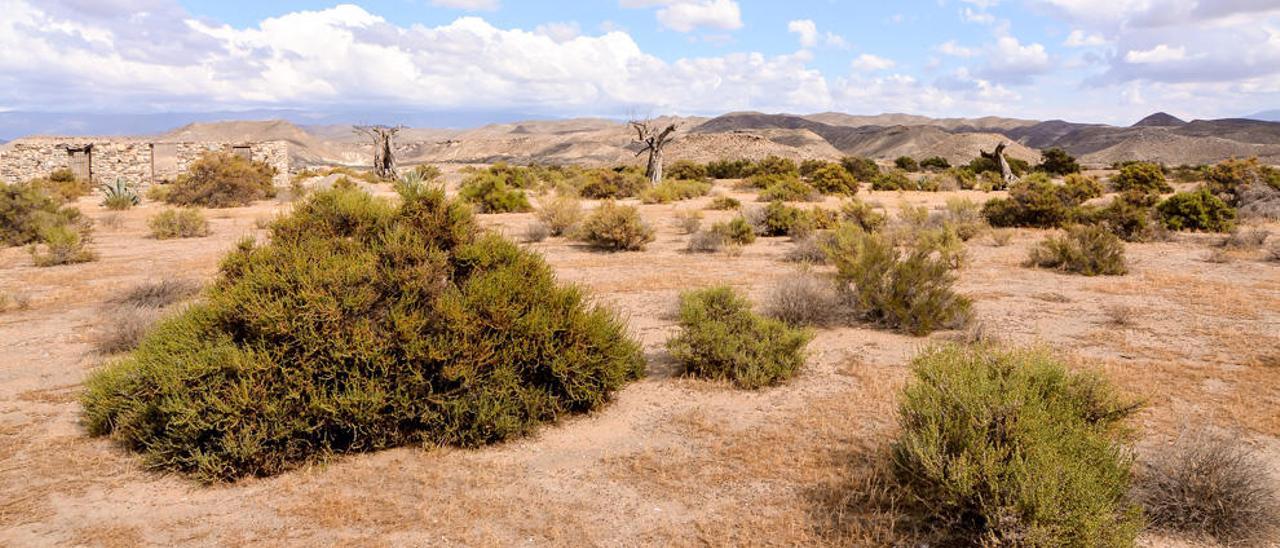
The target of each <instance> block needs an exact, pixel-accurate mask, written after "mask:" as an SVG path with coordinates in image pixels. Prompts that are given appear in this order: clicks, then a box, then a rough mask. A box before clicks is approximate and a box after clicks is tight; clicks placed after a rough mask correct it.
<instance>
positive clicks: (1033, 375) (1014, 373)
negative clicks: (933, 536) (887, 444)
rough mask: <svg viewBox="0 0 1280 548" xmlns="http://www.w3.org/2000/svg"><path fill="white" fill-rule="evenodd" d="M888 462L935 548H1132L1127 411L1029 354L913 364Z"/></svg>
mask: <svg viewBox="0 0 1280 548" xmlns="http://www.w3.org/2000/svg"><path fill="white" fill-rule="evenodd" d="M911 370H912V374H913V380H912V381H911V382H910V383H909V384H908V386H907V388H906V389H905V391H904V393H903V397H902V403H901V406H900V411H899V418H898V422H899V424H900V426H901V430H902V434H901V435H900V437H899V439H898V440H897V441H896V442H895V443H894V446H893V463H894V469H895V471H896V476H897V477H898V479H899V481H900V483H901V484H902V485H903V486H904V488H905V489H906V490H907V493H908V497H909V498H910V499H914V500H915V501H916V502H917V503H918V506H919V507H920V508H921V509H923V510H924V511H926V512H928V513H929V516H928V517H929V518H930V519H929V521H930V522H931V523H932V524H933V525H934V526H936V527H937V528H938V529H939V530H940V531H941V532H943V534H946V535H948V536H949V537H951V538H950V539H948V541H947V542H943V543H941V545H944V546H955V545H974V546H978V545H981V546H1131V545H1132V544H1133V540H1134V538H1135V537H1136V536H1137V534H1138V532H1139V531H1140V530H1141V529H1142V516H1141V511H1140V510H1139V509H1138V508H1137V507H1136V506H1135V505H1133V504H1132V503H1130V502H1129V498H1128V495H1129V484H1130V475H1131V467H1132V457H1131V456H1130V452H1129V451H1128V449H1127V447H1125V445H1124V442H1123V440H1124V437H1125V434H1126V432H1125V430H1124V427H1123V424H1122V420H1123V419H1124V418H1125V417H1127V416H1128V415H1130V414H1131V413H1132V412H1133V410H1134V408H1135V407H1136V406H1134V405H1132V404H1129V403H1127V402H1123V401H1121V400H1120V398H1118V397H1117V396H1116V395H1115V394H1114V393H1113V391H1112V390H1111V389H1110V387H1109V385H1108V384H1107V383H1106V382H1105V381H1104V380H1102V379H1101V378H1098V377H1096V376H1093V375H1089V374H1083V373H1081V374H1073V373H1069V372H1068V371H1067V369H1066V367H1064V366H1063V365H1062V363H1061V362H1059V361H1058V360H1056V359H1054V358H1053V357H1052V356H1050V355H1048V354H1047V353H1045V352H1043V351H1039V350H1021V349H1019V350H1003V349H998V348H995V347H990V346H981V345H979V346H941V347H934V348H932V349H929V350H926V351H925V352H924V353H922V354H921V355H919V356H917V357H916V358H915V360H913V362H912V365H911Z"/></svg>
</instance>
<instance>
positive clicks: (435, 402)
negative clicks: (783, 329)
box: [83, 189, 644, 481]
mask: <svg viewBox="0 0 1280 548" xmlns="http://www.w3.org/2000/svg"><path fill="white" fill-rule="evenodd" d="M402 198H403V199H402V201H401V202H400V204H399V205H398V206H393V205H391V204H390V203H389V202H386V201H383V200H379V199H376V198H373V197H371V196H369V195H367V194H364V193H362V192H360V191H351V190H347V191H343V190H331V191H325V192H319V193H317V194H315V195H313V196H312V197H310V198H309V199H308V200H307V201H306V202H304V203H302V204H301V205H299V206H298V207H297V209H295V210H294V212H293V213H292V214H291V215H289V216H287V217H284V218H282V219H280V220H279V221H277V222H276V223H275V224H273V225H272V228H271V230H272V237H271V240H270V243H267V244H264V245H254V243H253V242H252V241H245V242H242V244H241V245H240V247H239V249H237V250H236V251H234V252H232V253H231V254H230V255H229V256H228V257H227V258H226V259H225V260H224V261H223V263H222V266H221V277H220V279H219V280H218V282H217V283H216V284H215V285H214V286H213V287H212V288H210V289H209V290H208V291H207V292H206V295H205V299H204V300H202V301H201V302H199V303H196V304H194V305H192V306H190V307H188V308H187V309H186V310H185V311H184V312H182V313H181V314H179V315H178V316H176V317H174V318H171V319H168V320H163V321H161V322H160V324H159V325H157V326H156V328H155V330H154V331H152V333H151V334H150V335H149V336H148V337H147V338H146V339H145V340H143V342H142V344H141V345H140V347H139V348H138V350H137V351H136V352H134V353H133V354H132V355H130V356H129V357H127V358H125V359H123V360H121V361H118V362H115V363H112V364H110V365H108V366H107V367H106V368H104V369H102V370H99V371H98V372H96V373H94V374H93V375H92V376H91V377H90V378H89V380H88V381H87V383H86V385H87V391H86V393H85V395H84V397H83V404H84V415H85V416H84V419H85V423H86V425H87V427H88V429H89V431H90V432H91V433H92V434H94V435H110V436H112V437H113V438H114V439H116V440H118V441H119V442H120V443H122V444H123V445H124V446H126V447H128V448H130V449H133V450H136V451H139V452H142V453H144V455H145V458H146V462H147V464H148V465H149V466H151V467H154V468H160V469H165V470H174V471H180V472H186V473H190V474H192V475H194V476H195V477H196V478H198V479H200V480H203V481H220V480H232V479H236V478H240V477H244V476H267V475H272V474H276V473H279V472H281V471H284V470H288V469H290V468H293V467H296V466H298V465H300V464H303V463H307V462H312V461H316V460H318V459H323V458H325V457H326V456H327V455H331V454H337V453H352V452H365V451H375V450H380V449H383V448H388V447H395V446H401V445H418V446H422V445H427V446H434V445H457V446H466V447H469V446H478V445H482V444H487V443H493V442H498V441H501V440H505V439H508V438H511V437H513V436H519V435H522V434H525V433H527V432H530V431H531V430H533V429H534V428H535V427H536V426H537V425H538V424H541V423H544V422H549V421H554V420H556V419H557V418H559V417H561V416H564V415H567V414H571V413H581V412H587V411H590V410H593V409H596V408H599V407H600V406H601V405H603V404H604V403H606V402H607V401H608V400H609V399H610V398H611V396H612V394H613V393H615V392H616V391H617V390H618V389H619V388H620V387H621V386H622V385H623V384H624V383H626V382H627V381H629V380H631V379H634V378H636V377H639V376H640V375H642V374H643V370H644V359H643V356H642V354H641V352H640V347H639V345H637V344H636V343H635V342H634V341H632V340H631V339H630V338H629V337H628V336H627V335H626V333H625V327H624V325H623V324H622V322H620V321H619V320H618V319H617V318H616V316H615V315H614V314H613V313H611V312H609V311H607V310H604V309H601V308H596V307H592V306H590V305H588V304H587V302H586V300H585V297H584V295H583V293H582V291H581V290H579V289H577V288H575V287H572V286H561V285H558V284H557V283H556V281H555V274H554V272H553V271H552V269H551V268H550V267H549V266H548V265H547V264H546V263H545V262H544V261H543V260H542V259H541V257H539V256H538V255H537V254H535V253H533V252H530V251H526V250H523V249H521V248H519V247H518V246H516V245H515V244H513V243H511V242H508V241H506V240H504V239H502V238H501V237H500V236H497V235H494V234H491V233H490V234H482V233H480V231H479V229H478V227H477V225H476V223H475V221H474V219H473V218H472V216H471V214H470V212H469V208H467V207H466V206H465V205H463V204H461V203H459V202H457V201H454V200H449V199H447V198H446V197H445V195H444V193H443V191H441V190H439V189H426V190H422V191H418V192H413V191H410V192H407V193H406V194H405V195H403V196H402Z"/></svg>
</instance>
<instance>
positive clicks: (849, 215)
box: [840, 199, 889, 232]
mask: <svg viewBox="0 0 1280 548" xmlns="http://www.w3.org/2000/svg"><path fill="white" fill-rule="evenodd" d="M840 218H841V219H842V220H844V221H847V222H851V223H853V224H855V225H857V226H858V228H861V229H862V230H864V231H866V232H876V231H878V230H880V229H881V228H883V227H884V224H885V222H886V221H888V219H889V217H888V216H887V215H885V214H884V212H882V211H876V208H874V207H872V206H871V205H870V204H867V203H866V202H863V201H861V200H858V199H851V200H848V201H846V202H844V203H843V204H841V205H840Z"/></svg>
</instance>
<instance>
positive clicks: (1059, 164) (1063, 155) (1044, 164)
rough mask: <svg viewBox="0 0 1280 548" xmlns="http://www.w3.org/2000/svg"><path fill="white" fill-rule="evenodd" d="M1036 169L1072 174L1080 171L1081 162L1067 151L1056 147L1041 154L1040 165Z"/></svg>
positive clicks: (1058, 173)
mask: <svg viewBox="0 0 1280 548" xmlns="http://www.w3.org/2000/svg"><path fill="white" fill-rule="evenodd" d="M1036 170H1037V171H1043V172H1045V173H1048V174H1051V175H1070V174H1073V173H1080V164H1079V163H1077V162H1076V159H1075V158H1073V157H1071V155H1070V154H1067V151H1065V150H1062V149H1060V148H1057V147H1054V148H1050V149H1047V150H1045V151H1044V152H1043V153H1041V154H1040V165H1038V166H1036Z"/></svg>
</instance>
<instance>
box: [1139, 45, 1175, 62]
mask: <svg viewBox="0 0 1280 548" xmlns="http://www.w3.org/2000/svg"><path fill="white" fill-rule="evenodd" d="M1186 58H1187V48H1184V47H1182V46H1178V47H1173V48H1171V47H1169V46H1168V45H1166V44H1160V45H1157V46H1156V47H1154V48H1151V49H1149V50H1142V51H1130V52H1128V53H1126V54H1124V60H1125V61H1128V62H1130V63H1168V62H1170V61H1181V60H1183V59H1186Z"/></svg>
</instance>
